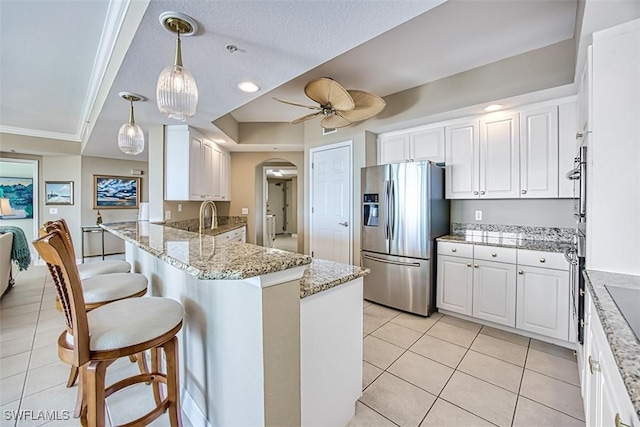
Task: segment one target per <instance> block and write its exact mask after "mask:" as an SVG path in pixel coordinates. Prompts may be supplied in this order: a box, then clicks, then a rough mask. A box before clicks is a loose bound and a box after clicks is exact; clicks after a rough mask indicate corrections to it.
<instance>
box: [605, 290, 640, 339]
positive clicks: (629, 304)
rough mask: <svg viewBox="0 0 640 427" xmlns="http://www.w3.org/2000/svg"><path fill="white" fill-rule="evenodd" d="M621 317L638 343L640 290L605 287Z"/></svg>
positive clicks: (639, 337) (639, 334) (639, 336)
mask: <svg viewBox="0 0 640 427" xmlns="http://www.w3.org/2000/svg"><path fill="white" fill-rule="evenodd" d="M605 287H606V288H607V291H609V295H611V298H613V301H614V302H615V303H616V305H617V306H618V308H619V309H620V312H621V313H622V316H623V317H624V318H625V320H626V321H627V323H628V324H629V326H631V330H632V331H633V333H634V334H635V335H636V338H637V339H638V340H639V341H640V289H638V288H623V287H621V286H612V285H605Z"/></svg>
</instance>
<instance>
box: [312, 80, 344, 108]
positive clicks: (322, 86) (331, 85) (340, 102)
mask: <svg viewBox="0 0 640 427" xmlns="http://www.w3.org/2000/svg"><path fill="white" fill-rule="evenodd" d="M304 93H306V94H307V96H308V97H309V98H311V99H313V100H314V101H316V102H317V103H318V104H320V105H322V106H326V105H328V104H331V107H333V108H334V109H336V110H340V111H349V110H353V109H354V108H355V106H356V104H355V102H354V101H353V98H351V95H349V92H347V90H346V89H345V88H343V87H342V86H340V84H339V83H338V82H336V81H335V80H332V79H329V78H327V77H321V78H319V79H317V80H313V81H310V82H309V83H307V84H306V86H305V87H304Z"/></svg>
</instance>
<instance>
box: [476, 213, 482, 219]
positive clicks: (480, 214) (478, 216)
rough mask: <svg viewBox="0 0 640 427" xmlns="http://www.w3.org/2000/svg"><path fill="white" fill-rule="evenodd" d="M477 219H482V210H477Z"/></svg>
mask: <svg viewBox="0 0 640 427" xmlns="http://www.w3.org/2000/svg"><path fill="white" fill-rule="evenodd" d="M476 221H482V211H476Z"/></svg>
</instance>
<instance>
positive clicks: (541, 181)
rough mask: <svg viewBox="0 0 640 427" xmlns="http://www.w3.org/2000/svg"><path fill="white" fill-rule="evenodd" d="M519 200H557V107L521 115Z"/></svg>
mask: <svg viewBox="0 0 640 427" xmlns="http://www.w3.org/2000/svg"><path fill="white" fill-rule="evenodd" d="M567 171H568V169H567ZM520 197H522V198H547V199H548V198H557V197H558V107H557V106H555V105H553V106H551V107H546V108H539V109H536V110H530V111H521V112H520Z"/></svg>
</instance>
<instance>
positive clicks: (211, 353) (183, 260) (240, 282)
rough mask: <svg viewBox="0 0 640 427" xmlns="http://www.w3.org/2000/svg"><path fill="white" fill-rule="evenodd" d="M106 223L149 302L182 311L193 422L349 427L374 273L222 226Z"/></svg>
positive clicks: (185, 385)
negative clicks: (234, 236) (365, 286)
mask: <svg viewBox="0 0 640 427" xmlns="http://www.w3.org/2000/svg"><path fill="white" fill-rule="evenodd" d="M237 226H238V227H239V226H244V224H238V225H237ZM102 227H103V228H104V229H105V230H106V231H108V232H110V233H112V234H114V235H115V236H117V237H120V238H122V239H123V240H124V241H125V253H126V259H127V261H129V262H130V263H131V265H132V269H133V271H135V272H137V273H142V274H144V275H145V276H146V277H147V278H148V280H149V289H148V294H149V295H152V296H163V297H169V298H172V299H175V300H177V301H180V302H181V303H182V305H183V307H184V311H185V313H184V325H183V328H182V330H181V332H180V334H179V341H180V362H179V363H180V383H181V401H182V411H183V415H185V416H186V417H188V418H189V421H190V422H191V424H192V425H194V426H196V425H197V426H267V425H269V426H299V425H303V426H327V427H328V426H344V425H345V424H347V423H348V421H349V420H350V419H351V417H352V416H353V414H354V411H355V403H356V400H357V399H358V398H359V397H360V395H361V392H362V295H363V294H362V292H363V290H362V283H363V280H362V277H363V276H364V275H366V274H367V273H368V270H366V269H362V268H360V267H356V266H351V265H345V264H339V263H334V262H330V261H323V260H317V259H312V258H311V257H309V256H306V255H301V254H295V253H291V252H286V251H281V250H277V249H271V248H264V247H261V246H256V245H252V244H247V243H240V242H229V241H223V240H222V239H216V234H218V233H220V232H221V231H217V230H207V232H206V233H204V234H198V233H194V232H189V231H184V230H179V229H176V228H172V227H168V226H165V225H162V224H153V223H151V224H150V223H148V222H144V221H140V222H123V223H111V224H103V225H102ZM232 227H233V226H232ZM228 230H229V227H227V228H226V229H225V230H224V231H228Z"/></svg>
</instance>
